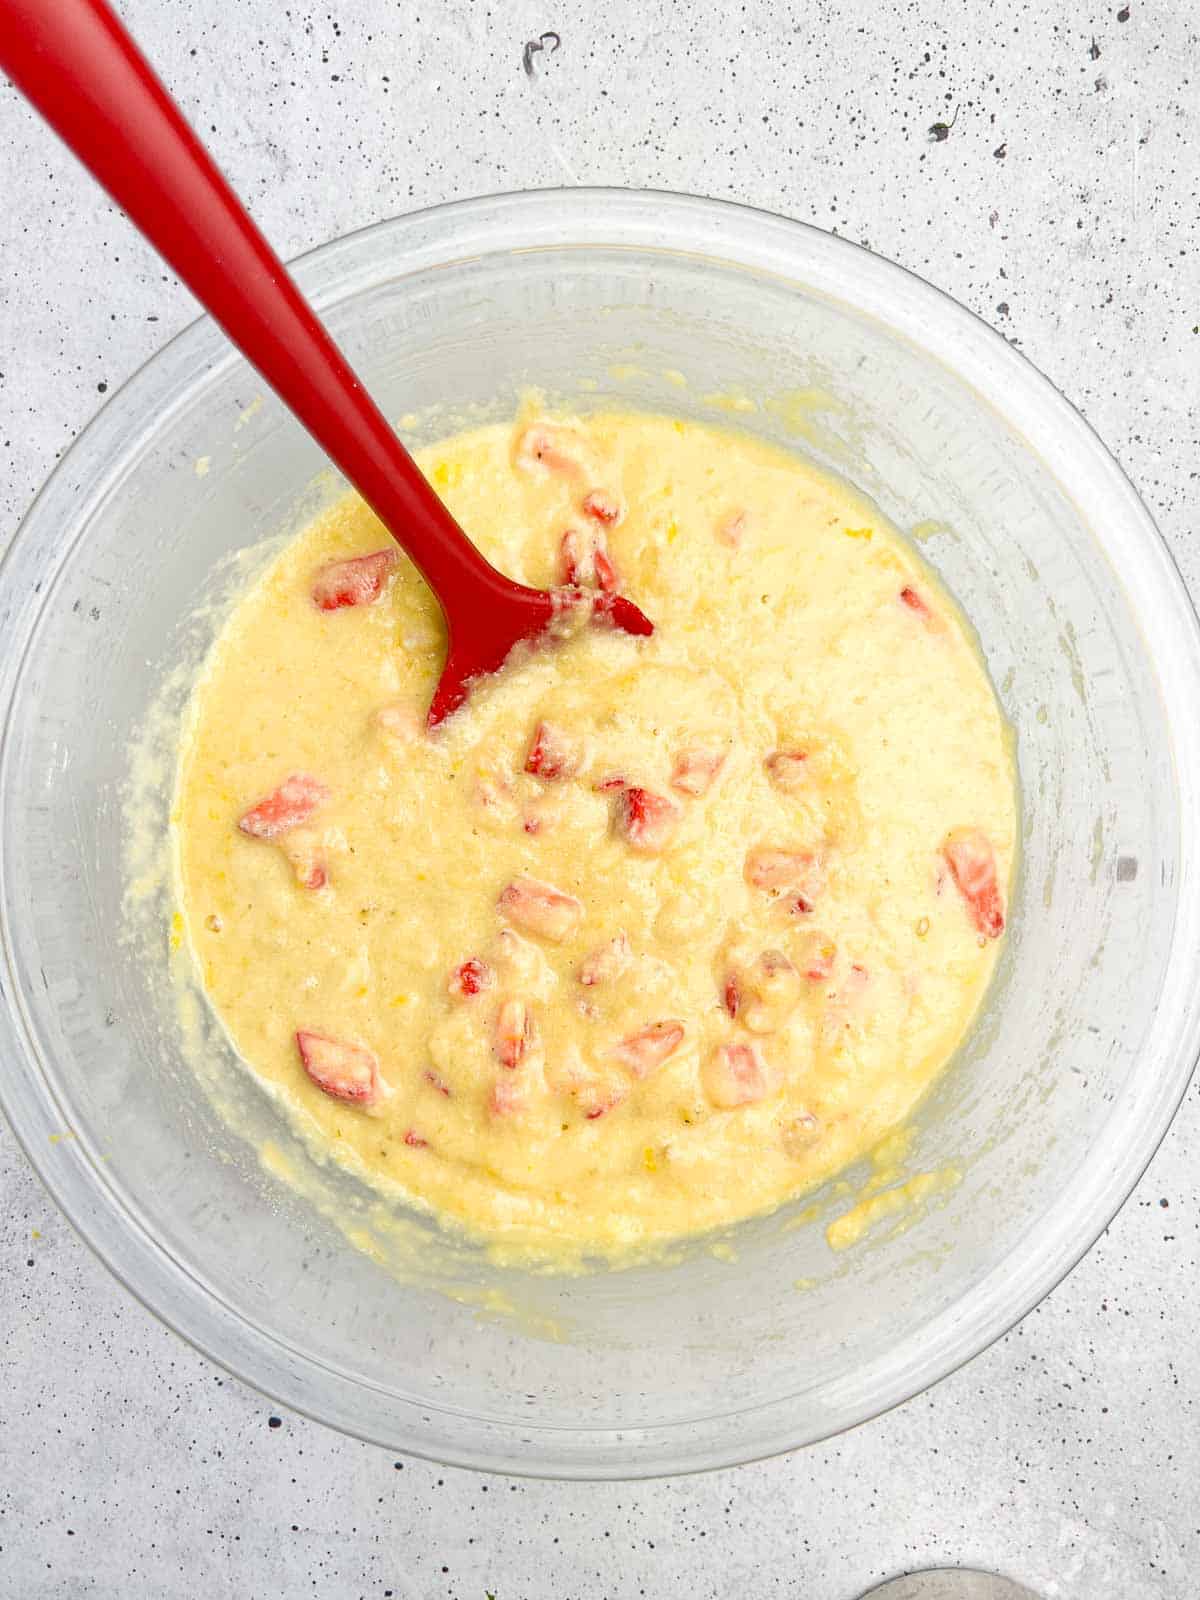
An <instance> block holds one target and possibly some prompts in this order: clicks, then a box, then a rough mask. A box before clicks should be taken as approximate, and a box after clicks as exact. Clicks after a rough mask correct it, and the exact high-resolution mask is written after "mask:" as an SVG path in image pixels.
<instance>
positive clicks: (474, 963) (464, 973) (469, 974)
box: [450, 956, 495, 1000]
mask: <svg viewBox="0 0 1200 1600" xmlns="http://www.w3.org/2000/svg"><path fill="white" fill-rule="evenodd" d="M494 982H495V977H494V975H493V973H492V969H491V967H489V966H488V964H487V962H486V961H481V960H480V959H479V957H478V956H472V957H471V958H470V959H469V960H468V961H464V962H462V964H461V965H460V966H457V967H455V969H454V971H453V972H452V973H451V974H450V993H451V994H452V995H456V996H458V998H459V999H463V1000H465V999H467V998H469V997H470V996H471V995H476V994H482V993H483V991H484V990H485V989H490V988H491V987H492V984H493V983H494Z"/></svg>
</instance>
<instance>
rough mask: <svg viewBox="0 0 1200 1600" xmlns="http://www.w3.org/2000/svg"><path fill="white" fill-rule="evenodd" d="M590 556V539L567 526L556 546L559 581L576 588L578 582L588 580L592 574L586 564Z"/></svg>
mask: <svg viewBox="0 0 1200 1600" xmlns="http://www.w3.org/2000/svg"><path fill="white" fill-rule="evenodd" d="M590 558H591V540H590V539H588V538H587V536H586V535H585V534H582V533H580V532H579V530H578V529H577V528H568V529H567V531H566V533H564V534H563V536H562V543H561V544H560V545H559V547H558V576H559V580H560V582H562V583H565V584H568V585H570V587H571V588H578V587H579V585H580V584H583V583H588V582H590V581H591V578H592V576H593V569H592V568H590V567H589V566H588V562H589V560H590Z"/></svg>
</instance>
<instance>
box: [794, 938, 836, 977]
mask: <svg viewBox="0 0 1200 1600" xmlns="http://www.w3.org/2000/svg"><path fill="white" fill-rule="evenodd" d="M836 959H837V945H835V944H834V942H833V940H832V939H826V938H825V937H824V935H823V934H820V933H813V934H811V935H809V937H808V938H807V939H806V940H805V943H804V948H803V951H802V952H801V955H800V970H801V972H803V974H804V976H805V977H806V978H807V979H808V980H809V982H810V983H827V982H828V980H829V979H830V978H831V977H832V976H833V963H834V961H835V960H836Z"/></svg>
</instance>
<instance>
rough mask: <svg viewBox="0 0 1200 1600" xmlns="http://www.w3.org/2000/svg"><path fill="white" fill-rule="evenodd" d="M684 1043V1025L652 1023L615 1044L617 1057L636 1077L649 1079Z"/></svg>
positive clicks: (614, 1053) (679, 1023)
mask: <svg viewBox="0 0 1200 1600" xmlns="http://www.w3.org/2000/svg"><path fill="white" fill-rule="evenodd" d="M682 1043H683V1023H682V1022H652V1023H650V1025H649V1027H646V1028H642V1029H640V1030H639V1031H638V1032H637V1033H631V1034H629V1035H628V1036H627V1037H626V1038H624V1039H622V1040H621V1042H620V1043H619V1044H616V1045H614V1046H613V1055H614V1056H616V1058H617V1060H618V1061H619V1062H620V1063H621V1065H622V1066H625V1067H628V1068H629V1070H630V1072H632V1073H633V1075H634V1077H635V1078H648V1077H649V1076H650V1074H651V1073H652V1072H654V1071H655V1070H656V1069H657V1068H659V1067H661V1066H662V1064H663V1062H664V1061H665V1060H666V1059H667V1057H668V1056H672V1055H674V1054H675V1052H676V1050H678V1049H679V1046H680V1045H681V1044H682Z"/></svg>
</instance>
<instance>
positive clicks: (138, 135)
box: [0, 0, 511, 606]
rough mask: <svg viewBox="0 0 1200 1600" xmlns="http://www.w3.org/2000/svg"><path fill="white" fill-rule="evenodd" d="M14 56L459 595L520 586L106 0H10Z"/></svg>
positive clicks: (319, 437) (121, 195)
mask: <svg viewBox="0 0 1200 1600" xmlns="http://www.w3.org/2000/svg"><path fill="white" fill-rule="evenodd" d="M0 68H2V69H3V70H4V72H6V73H7V75H8V76H9V77H10V78H11V79H12V81H13V83H14V84H15V85H16V86H17V88H18V89H19V90H20V91H21V92H22V93H23V94H24V95H25V96H26V97H27V98H28V99H29V100H30V101H31V102H32V104H33V105H34V106H35V108H36V109H37V110H38V111H39V112H40V113H41V114H42V116H43V117H44V118H45V119H46V121H47V122H49V123H50V125H51V126H52V127H53V128H54V129H55V131H56V132H57V133H58V134H59V136H60V137H61V138H62V139H63V140H64V141H65V142H66V143H67V145H69V146H70V148H71V149H72V150H73V151H74V152H75V154H76V155H77V156H78V157H79V159H80V160H81V161H82V162H83V164H84V165H85V166H86V167H87V168H88V169H89V170H90V171H91V173H92V174H93V176H94V177H95V178H96V179H97V180H98V181H99V183H100V184H101V185H102V186H103V187H104V188H105V189H107V191H108V192H109V194H110V195H111V196H112V197H113V199H114V200H115V201H116V202H117V204H118V205H119V206H120V207H121V209H122V210H123V211H124V212H125V213H126V215H127V216H128V217H129V218H130V220H131V221H132V222H134V223H135V224H136V225H137V227H138V228H140V229H141V231H142V232H143V233H144V234H145V235H146V237H147V239H149V241H150V243H151V244H152V245H153V246H154V247H155V249H156V250H157V251H158V252H159V254H160V255H161V256H162V257H163V258H164V259H165V260H166V261H167V262H168V263H169V264H170V265H171V266H172V267H173V268H174V269H175V271H176V273H178V275H179V277H180V278H181V279H182V280H183V282H184V283H186V284H187V286H188V288H189V289H190V290H191V291H192V293H193V294H194V295H195V296H196V298H197V299H198V300H199V301H200V303H201V304H202V305H203V306H204V307H205V309H206V310H207V311H209V312H210V313H211V314H212V316H213V317H214V318H215V319H216V321H217V322H219V323H220V325H221V327H222V328H224V330H225V332H226V333H227V334H228V335H229V337H230V339H232V341H233V342H234V344H235V345H237V347H238V348H239V350H241V352H242V354H243V355H244V356H245V357H246V359H247V360H248V361H250V362H251V364H252V365H253V366H255V367H256V368H257V369H258V371H259V372H260V373H261V374H262V376H263V377H264V378H265V379H266V381H267V382H268V383H269V384H270V386H271V387H272V388H273V389H274V390H275V392H276V393H277V394H278V395H279V396H280V398H281V399H282V400H283V401H284V403H285V404H286V405H287V406H288V407H290V409H291V410H292V411H293V412H294V413H295V415H296V416H297V417H298V418H299V419H300V421H301V422H302V423H303V424H304V426H305V427H306V428H307V429H308V431H309V432H310V433H311V434H312V436H313V438H314V439H315V440H316V441H317V443H318V444H319V445H320V446H321V447H322V449H323V450H324V451H325V452H326V454H327V455H328V456H329V457H330V458H331V459H332V460H333V461H334V462H335V463H336V464H337V466H339V467H340V468H341V470H342V471H343V472H344V473H345V475H346V477H347V478H349V480H350V482H351V483H352V484H353V485H354V487H355V488H356V489H357V490H358V492H359V493H360V494H361V495H362V497H363V499H364V500H366V502H367V503H368V505H370V506H371V507H372V509H373V510H374V511H375V512H376V514H377V515H378V516H379V517H380V519H381V520H382V521H383V522H384V524H385V525H386V526H387V527H388V529H389V530H390V531H391V533H392V534H393V535H394V536H395V538H396V539H397V541H398V542H399V543H400V544H401V545H402V546H403V548H404V549H405V550H406V551H407V552H408V554H409V555H410V556H411V557H412V559H413V560H414V561H415V562H416V564H417V566H418V568H419V569H420V570H421V572H422V573H423V574H424V576H425V578H426V580H427V581H428V582H429V584H430V585H431V586H432V588H433V589H434V590H435V591H436V592H437V593H438V595H439V598H441V599H442V601H443V606H445V603H446V600H447V599H448V598H450V597H452V596H453V595H454V594H455V591H456V589H458V590H461V589H462V588H463V587H464V579H469V578H474V579H475V580H476V584H479V583H482V584H484V585H485V586H487V587H489V588H490V587H492V586H499V587H500V588H511V585H508V582H507V580H506V579H504V578H502V577H501V576H500V574H499V573H497V572H496V571H495V570H494V569H493V568H492V567H491V566H489V564H488V563H487V562H486V561H485V560H484V559H483V557H482V556H481V555H480V554H479V552H478V551H477V550H476V549H475V547H474V546H473V545H472V544H471V543H470V541H469V540H468V539H467V537H466V535H465V534H464V533H463V532H462V530H461V529H460V528H459V527H458V525H457V523H456V522H455V521H454V519H453V518H452V517H451V516H450V514H449V512H448V511H447V510H446V509H445V507H444V506H443V505H442V503H441V501H440V500H439V499H438V498H437V496H436V494H435V493H434V492H433V490H432V489H431V488H430V486H429V485H428V484H427V483H426V481H425V479H424V478H423V477H422V475H421V473H420V471H419V470H418V468H417V466H416V463H415V462H414V461H413V459H412V457H411V456H410V455H409V454H408V452H407V451H406V450H405V448H404V446H403V445H402V444H401V443H400V441H399V439H397V437H396V435H395V434H394V433H393V432H392V430H391V428H390V427H389V426H388V424H387V421H386V420H385V419H384V417H383V415H382V414H381V412H380V411H379V408H378V407H377V406H376V405H375V403H374V402H373V401H372V400H371V398H370V396H369V395H368V394H367V392H366V390H365V389H364V388H363V386H362V384H361V383H360V382H359V380H358V378H357V377H356V376H355V374H354V372H353V371H352V370H351V367H350V365H349V363H348V362H347V361H346V359H345V357H344V356H343V355H342V353H341V351H340V350H339V349H338V348H337V346H336V345H335V344H334V342H333V340H332V339H331V338H330V336H329V334H328V333H327V332H326V331H325V329H324V328H323V327H322V325H321V323H320V322H319V321H318V320H317V318H316V316H315V315H314V314H313V312H312V310H311V309H310V308H309V306H308V304H307V303H306V301H305V300H304V298H303V296H302V295H301V294H300V291H299V290H298V289H297V287H296V285H295V284H294V283H293V281H292V279H291V278H290V276H289V275H288V272H287V270H286V268H285V267H284V265H283V263H282V262H281V261H280V260H279V258H278V256H276V254H275V252H274V251H273V250H272V249H271V247H270V245H269V244H268V243H267V241H266V239H264V238H263V236H262V234H261V233H260V232H259V231H258V229H257V228H256V227H255V225H254V223H253V222H252V221H251V219H250V217H249V216H248V215H247V213H246V211H245V209H244V208H243V206H242V205H241V203H240V201H239V200H238V198H237V196H236V195H235V194H234V192H233V190H232V189H231V188H230V187H229V185H228V184H227V183H226V181H225V179H224V178H223V177H222V176H221V173H220V171H219V170H218V168H217V166H216V164H215V163H214V162H213V160H212V158H211V157H210V156H209V154H208V152H207V151H206V150H205V149H204V146H203V145H202V144H201V143H200V141H199V139H198V138H197V137H196V135H195V134H194V133H193V132H192V130H191V128H190V127H189V126H188V124H187V122H186V121H185V120H184V118H183V115H182V113H181V112H180V110H179V108H178V106H177V105H176V104H175V102H174V101H173V100H172V98H171V96H170V95H169V94H168V93H167V90H166V89H165V88H164V86H163V84H162V83H161V82H160V80H159V79H158V77H157V76H156V75H155V73H154V72H153V70H152V69H151V67H150V65H149V63H148V62H147V61H146V59H145V57H144V56H143V55H142V53H141V52H140V50H139V49H138V47H137V45H136V44H135V43H134V42H133V40H132V39H131V38H130V36H129V34H128V33H127V32H126V31H125V29H124V28H123V27H122V25H121V23H120V21H119V20H118V19H117V17H116V16H115V15H114V13H113V12H112V10H111V9H110V8H109V7H108V6H107V5H105V4H104V3H103V0H0Z"/></svg>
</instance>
